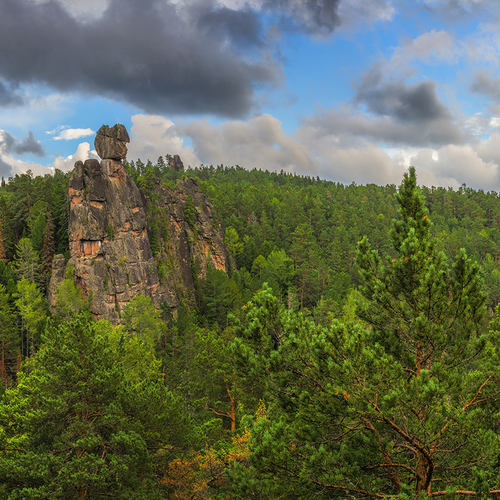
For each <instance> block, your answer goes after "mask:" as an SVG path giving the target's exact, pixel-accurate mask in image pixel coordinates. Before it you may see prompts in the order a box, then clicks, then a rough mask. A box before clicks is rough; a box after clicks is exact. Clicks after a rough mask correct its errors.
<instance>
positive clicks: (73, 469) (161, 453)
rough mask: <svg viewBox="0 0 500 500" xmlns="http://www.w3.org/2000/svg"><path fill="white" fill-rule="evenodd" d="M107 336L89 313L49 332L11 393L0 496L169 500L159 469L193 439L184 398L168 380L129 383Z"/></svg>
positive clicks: (3, 411) (5, 406)
mask: <svg viewBox="0 0 500 500" xmlns="http://www.w3.org/2000/svg"><path fill="white" fill-rule="evenodd" d="M99 330H100V331H99ZM104 330H105V329H103V328H101V327H99V326H98V324H97V323H94V322H92V321H89V319H88V318H87V317H86V316H85V315H79V316H76V317H75V318H74V319H72V320H71V321H68V322H66V323H64V324H62V325H60V326H59V327H54V326H49V327H48V328H47V330H46V331H45V333H44V336H43V342H44V348H43V349H41V350H40V351H39V352H38V353H37V355H36V356H35V358H34V359H33V361H32V362H31V363H30V364H29V366H28V365H27V366H26V368H25V370H23V371H22V372H20V373H19V383H18V385H17V387H16V388H15V389H11V390H7V392H6V394H5V396H4V398H3V399H2V401H1V402H0V423H1V426H2V427H1V429H2V431H1V434H0V450H1V451H0V492H1V493H0V494H1V497H2V498H5V499H7V500H10V499H20V498H54V499H55V498H61V499H70V498H81V497H83V498H85V497H87V498H107V497H109V496H113V497H115V498H123V499H132V498H134V499H155V498H158V499H159V498H162V496H163V495H162V493H161V489H160V487H159V485H158V484H157V480H158V479H159V476H160V473H161V470H160V469H159V466H160V464H161V462H162V461H164V460H166V459H168V456H169V453H171V451H172V449H174V448H175V447H176V446H181V445H183V444H184V443H185V439H186V437H187V434H186V429H185V427H184V425H185V424H184V419H183V417H182V416H181V414H180V407H179V401H178V400H177V399H176V398H174V397H173V396H172V395H171V394H170V393H169V392H168V391H167V390H166V389H165V387H164V386H163V384H162V383H161V380H145V381H142V382H139V383H133V382H131V381H130V380H129V379H127V377H125V374H124V371H123V364H122V362H121V360H120V358H119V356H118V353H117V352H116V351H115V350H114V349H113V348H112V347H111V343H110V340H109V337H108V336H107V335H106V334H105V331H104Z"/></svg>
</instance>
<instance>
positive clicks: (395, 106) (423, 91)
mask: <svg viewBox="0 0 500 500" xmlns="http://www.w3.org/2000/svg"><path fill="white" fill-rule="evenodd" d="M354 101H355V102H356V103H358V104H364V105H365V106H366V108H367V110H368V111H370V112H371V113H374V114H376V115H379V116H388V117H391V118H395V119H396V120H399V121H401V122H420V123H425V122H432V121H435V120H441V119H449V118H450V113H449V112H448V110H447V109H446V108H445V107H444V106H443V105H442V104H441V103H440V102H439V99H438V97H437V95H436V86H435V84H434V82H431V81H425V82H420V83H417V84H413V85H406V84H405V83H404V82H402V81H394V82H385V81H384V79H383V74H382V71H381V70H380V68H378V67H375V68H372V69H371V70H370V71H368V72H367V73H365V75H364V76H363V78H362V80H361V84H360V85H359V87H358V88H357V92H356V96H355V99H354Z"/></svg>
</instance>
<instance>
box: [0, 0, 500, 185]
mask: <svg viewBox="0 0 500 500" xmlns="http://www.w3.org/2000/svg"><path fill="white" fill-rule="evenodd" d="M498 5H500V4H499V2H498V1H493V0H415V1H413V2H402V1H397V0H370V1H366V0H248V1H246V0H220V1H216V0H184V1H182V0H0V12H1V13H2V15H1V16H0V175H3V176H4V177H9V176H12V175H15V174H16V173H20V172H23V171H26V170H27V169H31V170H32V171H33V172H34V173H35V174H45V173H50V172H53V170H54V168H59V169H62V170H65V171H68V170H70V169H71V168H72V167H73V164H74V162H75V161H76V160H80V159H82V160H84V159H86V158H89V157H93V155H95V152H94V151H93V149H94V148H93V140H94V135H95V132H96V131H97V129H98V128H99V127H100V126H101V125H103V124H108V125H113V124H114V123H123V124H124V125H125V126H126V127H127V129H128V130H129V133H130V136H131V143H130V144H129V154H128V159H129V160H135V159H137V158H141V159H142V160H143V161H146V160H147V159H151V160H152V161H156V159H157V158H158V156H160V155H166V154H172V155H173V154H179V155H180V156H181V158H182V159H183V161H184V164H186V165H192V166H197V165H200V164H202V163H203V164H205V165H210V164H214V165H215V164H221V163H222V164H225V165H233V164H238V165H240V166H242V167H245V168H249V169H250V168H254V167H257V168H263V169H268V170H277V171H280V170H285V171H289V172H296V173H298V174H307V175H312V176H319V177H320V178H324V179H329V180H334V181H339V182H343V183H347V184H349V183H351V182H356V183H359V184H363V183H369V182H375V183H377V184H388V183H394V184H399V182H400V181H401V178H402V175H403V173H404V171H405V169H406V168H407V167H408V166H409V165H414V166H415V167H416V168H417V175H418V178H419V182H420V183H422V184H426V185H428V186H431V185H434V186H445V187H447V186H451V187H454V188H457V187H458V186H460V185H461V184H463V183H465V184H467V185H468V186H471V187H474V188H481V189H484V190H500V128H499V127H500V75H499V68H498V60H499V56H500V31H499V27H500V8H499V6H498Z"/></svg>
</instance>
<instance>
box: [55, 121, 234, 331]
mask: <svg viewBox="0 0 500 500" xmlns="http://www.w3.org/2000/svg"><path fill="white" fill-rule="evenodd" d="M106 132H108V131H107V130H106ZM108 133H109V132H108ZM98 152H99V151H98ZM69 197H70V220H69V243H70V252H71V258H70V260H69V262H68V263H67V264H66V265H65V263H64V259H62V258H61V257H57V258H55V259H54V263H53V273H52V279H51V283H50V287H49V301H50V302H51V305H52V307H54V306H55V298H56V290H57V286H58V285H59V284H60V283H61V282H62V281H63V280H64V277H65V276H72V277H73V278H74V280H75V283H76V284H77V286H79V287H80V288H81V289H82V290H83V292H84V295H85V296H86V297H88V296H89V295H91V296H92V313H93V314H94V316H95V317H96V318H106V319H109V320H110V321H112V322H114V323H119V322H120V321H121V313H122V312H123V310H124V308H125V306H126V305H127V303H128V302H130V301H131V300H132V299H133V298H134V297H136V296H138V295H144V296H146V297H151V299H152V300H153V303H154V304H155V306H156V307H158V308H159V307H160V305H161V304H162V303H166V304H168V306H169V307H170V308H172V310H174V311H175V310H176V309H177V307H178V306H179V305H180V303H181V302H182V301H184V302H187V303H190V302H191V303H192V302H193V300H194V280H195V279H196V278H198V277H203V276H205V274H206V269H207V266H208V265H212V266H214V267H217V268H218V269H222V270H224V271H226V272H227V253H226V249H225V246H224V238H223V231H222V227H221V225H220V223H219V221H218V219H217V217H216V215H215V211H214V208H213V206H212V204H211V203H210V202H209V201H208V200H207V199H206V198H205V196H204V194H203V193H202V192H201V191H200V189H199V188H198V185H197V183H196V181H195V180H193V179H185V180H183V181H180V182H179V183H178V186H177V188H176V189H175V190H171V189H170V188H168V187H167V186H164V185H161V184H160V183H159V182H156V183H155V184H154V186H152V189H150V190H147V191H145V192H141V191H140V190H139V188H138V187H137V185H136V184H135V182H134V181H133V179H132V178H131V177H130V176H129V175H128V173H127V171H126V170H125V168H124V166H123V164H122V163H121V161H120V160H118V159H106V160H102V161H101V162H100V163H99V162H98V161H97V160H86V161H85V163H82V162H77V163H76V164H75V169H74V171H73V174H72V176H71V179H70V182H69ZM150 240H151V241H150Z"/></svg>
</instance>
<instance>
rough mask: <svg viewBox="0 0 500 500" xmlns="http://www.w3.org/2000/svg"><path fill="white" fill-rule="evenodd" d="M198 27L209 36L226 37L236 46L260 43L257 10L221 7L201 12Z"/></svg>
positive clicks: (249, 45) (242, 46)
mask: <svg viewBox="0 0 500 500" xmlns="http://www.w3.org/2000/svg"><path fill="white" fill-rule="evenodd" d="M198 28H199V30H200V31H202V32H205V33H206V34H207V35H208V36H209V37H210V38H213V39H217V38H220V39H224V37H228V38H229V39H230V40H231V41H232V43H234V45H235V46H237V47H238V48H246V47H252V46H258V45H262V43H263V40H262V21H261V19H260V17H259V15H258V14H257V12H255V11H253V10H250V9H245V10H239V11H238V10H232V9H228V8H227V7H221V8H218V9H216V10H210V11H208V12H206V13H204V14H202V15H201V16H200V18H199V20H198Z"/></svg>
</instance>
